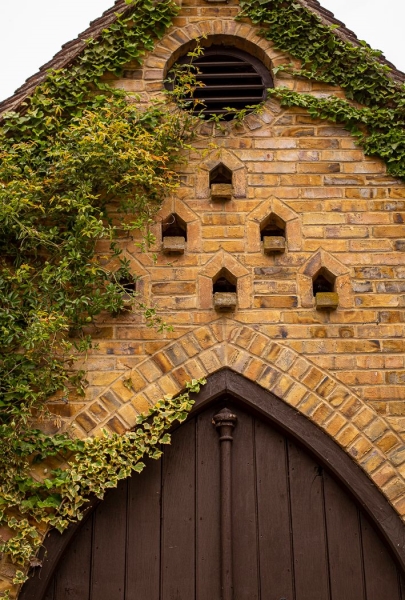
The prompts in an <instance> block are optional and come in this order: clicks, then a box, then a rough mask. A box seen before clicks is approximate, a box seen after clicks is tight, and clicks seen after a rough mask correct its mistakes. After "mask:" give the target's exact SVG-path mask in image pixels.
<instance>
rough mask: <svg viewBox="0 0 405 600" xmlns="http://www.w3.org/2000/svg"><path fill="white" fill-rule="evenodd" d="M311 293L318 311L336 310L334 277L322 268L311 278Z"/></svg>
mask: <svg viewBox="0 0 405 600" xmlns="http://www.w3.org/2000/svg"><path fill="white" fill-rule="evenodd" d="M312 293H313V295H314V298H315V306H316V308H318V309H336V308H337V307H338V305H339V296H338V294H337V292H336V277H335V275H333V273H331V272H330V271H328V269H326V268H325V267H322V268H321V269H320V270H319V271H318V272H317V273H316V274H315V275H314V277H313V278H312Z"/></svg>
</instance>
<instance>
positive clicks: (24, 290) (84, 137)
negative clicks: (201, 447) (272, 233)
mask: <svg viewBox="0 0 405 600" xmlns="http://www.w3.org/2000/svg"><path fill="white" fill-rule="evenodd" d="M127 4H129V5H130V6H129V7H128V9H127V10H125V11H124V12H123V13H122V14H120V15H118V16H117V19H116V21H115V22H114V23H113V24H111V25H110V26H109V27H108V28H106V29H105V30H103V31H102V33H101V34H100V36H99V37H98V38H97V39H96V40H89V41H87V43H86V46H85V47H84V49H83V51H82V53H81V54H80V56H79V57H78V58H77V59H76V60H75V62H74V63H73V64H72V65H69V66H68V67H66V68H64V69H60V70H57V71H53V72H51V73H49V74H48V76H47V78H46V80H45V81H44V82H43V83H42V84H40V85H39V86H38V87H37V88H36V90H35V91H34V93H33V95H32V96H31V97H30V98H28V99H27V100H26V101H25V102H24V103H23V105H22V106H21V109H20V110H19V111H18V112H13V113H8V114H5V115H3V116H2V124H1V128H0V307H1V308H0V525H3V526H6V527H7V529H3V531H7V532H8V533H7V535H6V537H5V538H3V539H2V540H0V552H3V553H5V554H7V555H8V556H9V558H10V559H11V560H12V561H13V562H15V563H17V564H20V565H22V566H24V567H26V565H27V564H28V563H29V562H30V561H31V560H33V558H34V556H35V553H36V550H37V548H38V545H40V543H41V538H40V536H39V534H38V526H37V525H36V523H39V524H40V526H39V528H40V529H41V528H42V530H43V528H44V526H45V525H47V524H49V525H53V526H55V527H58V529H59V530H63V529H64V528H65V527H66V526H67V525H68V524H69V522H71V521H72V520H75V519H78V518H80V516H81V514H82V507H83V506H84V504H85V503H86V502H87V497H88V496H89V495H91V494H96V495H98V496H99V497H101V496H102V494H103V493H104V491H105V490H106V489H108V488H109V487H113V486H115V485H116V484H117V481H118V480H119V479H121V478H123V477H127V476H128V475H129V474H130V473H131V472H132V471H139V470H141V468H142V464H141V463H140V462H139V461H140V460H141V458H142V457H143V456H151V457H152V458H157V457H158V456H159V454H160V449H158V446H159V444H163V443H167V442H168V441H169V438H168V437H167V435H166V433H165V432H166V431H167V429H168V428H169V427H170V426H171V424H172V422H173V421H174V420H179V421H181V420H183V419H184V418H185V415H186V413H187V411H188V410H190V408H191V405H192V403H191V402H190V400H189V396H188V392H186V393H185V394H182V395H181V396H179V397H178V398H176V399H174V400H172V399H170V398H169V397H166V398H165V399H164V400H162V402H159V403H158V404H157V405H156V407H155V408H154V409H153V410H152V411H151V412H150V414H149V415H148V418H147V419H146V420H145V418H144V417H140V418H139V424H140V427H139V428H138V429H137V430H136V431H135V432H130V433H127V434H125V435H124V436H117V435H111V436H104V437H101V438H99V439H89V440H85V441H77V440H72V439H70V438H69V437H68V436H67V435H66V434H64V435H55V436H49V435H46V434H44V433H43V432H41V431H40V430H39V429H35V428H33V418H34V417H35V419H36V420H37V421H38V420H40V419H41V418H42V419H47V418H51V417H52V415H50V414H49V409H48V407H47V401H48V399H49V397H51V396H52V397H54V395H55V394H58V397H61V398H62V399H64V401H68V399H69V395H70V394H71V393H72V392H73V391H74V393H75V394H77V393H79V394H80V393H83V391H84V390H83V385H84V380H83V377H84V373H83V372H81V371H74V370H73V371H72V365H73V363H74V362H75V361H76V360H78V359H79V358H80V357H82V356H83V353H85V352H86V351H87V350H89V349H90V348H91V346H92V338H91V333H92V324H93V323H94V322H95V319H96V317H97V316H98V315H100V314H101V313H102V312H104V311H108V312H110V313H112V314H118V313H119V312H120V311H121V310H122V309H123V308H124V306H125V307H126V308H127V307H128V306H127V302H126V294H125V292H126V288H125V285H126V284H123V282H127V281H128V280H131V279H132V280H134V279H136V274H133V273H131V271H130V268H129V264H128V262H127V261H126V260H125V258H124V257H123V256H122V254H121V250H120V245H119V243H118V236H119V235H122V232H123V231H124V232H125V231H126V232H128V234H130V232H132V231H134V230H142V231H145V228H146V230H147V226H148V223H149V222H150V220H151V218H152V217H153V215H154V214H155V212H156V211H157V210H158V209H159V207H160V205H161V202H162V200H163V199H164V197H165V196H166V194H167V193H170V192H172V191H173V190H174V189H175V188H176V187H177V185H178V176H177V174H176V172H175V170H174V167H175V165H176V164H177V163H178V161H179V160H181V157H182V153H184V151H185V150H187V149H188V148H189V139H190V132H192V130H193V127H194V123H195V118H194V117H192V116H191V115H190V114H189V113H185V112H183V111H180V110H177V111H176V110H174V111H173V110H172V109H171V108H170V107H168V106H167V102H166V101H165V100H163V101H160V102H159V101H156V102H152V103H151V104H150V105H149V106H148V107H147V108H144V109H142V108H140V107H139V105H138V104H137V103H136V102H128V100H127V98H126V97H125V93H124V92H122V91H120V90H116V89H114V88H112V87H110V86H109V85H108V84H106V83H105V82H103V81H102V79H101V77H102V76H103V75H105V74H106V73H113V74H115V75H118V76H119V75H120V74H121V71H122V68H123V66H124V65H126V64H128V63H129V62H132V63H134V61H135V62H136V63H137V64H141V61H142V57H143V55H144V54H145V53H146V52H148V51H151V50H152V49H153V47H154V43H155V40H156V39H158V38H160V37H161V36H162V35H163V34H164V32H165V31H166V29H167V27H168V26H169V25H170V24H171V22H172V19H173V17H174V16H175V15H176V14H177V12H178V6H177V5H176V4H175V2H174V1H173V0H162V1H160V2H158V3H156V2H152V1H150V0H133V1H132V0H130V1H129V2H127ZM117 215H118V217H117ZM144 235H146V241H147V233H146V234H144ZM100 240H104V241H105V240H109V242H110V255H112V256H113V257H114V258H115V260H114V261H112V262H113V263H114V265H115V266H113V267H110V268H109V266H108V264H107V265H105V260H104V258H105V257H103V256H100V253H98V252H97V244H98V242H99V241H100ZM132 304H133V305H134V307H135V309H138V310H140V311H141V312H143V314H144V318H145V321H146V324H147V325H150V326H156V327H157V328H158V329H164V328H165V327H166V325H165V323H164V322H162V320H161V319H160V318H159V316H158V315H157V314H156V313H155V311H154V310H153V309H151V308H145V307H143V306H142V305H141V304H140V303H139V301H138V300H137V297H136V295H135V296H134V298H133V302H132ZM72 372H73V373H74V375H72ZM198 387H199V382H196V381H194V382H192V384H191V389H192V390H193V391H197V389H198ZM56 455H57V456H58V457H59V458H61V460H64V461H65V463H66V465H65V468H64V469H58V470H55V471H52V472H51V473H50V474H48V475H47V476H46V477H42V476H41V477H39V478H38V477H33V476H32V472H33V469H34V471H36V470H37V469H38V465H40V464H41V463H42V462H43V461H45V460H46V459H48V458H49V457H53V456H56ZM3 535H4V534H3ZM24 578H25V575H24V571H23V570H20V571H17V573H16V576H15V579H14V583H15V584H20V583H22V582H23V580H24ZM8 594H9V592H6V593H5V595H3V597H4V598H6V597H8Z"/></svg>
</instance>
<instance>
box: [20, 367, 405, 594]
mask: <svg viewBox="0 0 405 600" xmlns="http://www.w3.org/2000/svg"><path fill="white" fill-rule="evenodd" d="M225 407H227V409H230V411H229V410H228V412H226V410H225ZM218 413H219V415H218ZM224 413H225V414H224ZM214 415H216V416H215V417H214V421H215V423H216V424H217V429H218V431H216V430H215V429H216V428H215V427H214V426H213V416H214ZM233 415H236V419H235V420H234V422H233V426H234V429H233V430H232V427H231V428H229V421H230V419H232V418H233ZM235 421H236V422H235ZM227 424H228V425H227ZM224 427H225V429H224ZM218 433H219V434H220V437H219V436H218ZM172 437H173V439H172V445H171V446H170V447H169V448H166V449H165V454H164V456H163V458H162V459H161V461H157V462H156V461H151V463H149V464H148V466H147V469H146V470H145V472H144V473H142V474H141V475H140V476H138V475H134V477H132V478H130V479H129V480H127V481H125V482H122V483H121V485H120V486H119V488H118V489H117V490H114V491H112V492H110V494H109V495H108V496H107V498H106V500H105V501H103V502H100V503H98V504H95V503H94V504H93V506H92V508H91V510H89V511H88V514H87V519H86V520H85V522H84V523H83V524H78V525H76V526H74V527H72V528H71V529H70V530H68V531H67V532H65V534H63V535H62V536H60V534H58V533H56V532H53V533H51V534H50V535H49V536H48V539H47V540H46V542H45V546H46V549H47V553H46V556H45V559H44V566H43V568H42V569H41V570H40V571H39V570H37V573H36V574H35V575H34V576H33V577H32V578H31V579H29V581H28V582H27V584H26V585H25V586H24V587H23V589H22V592H21V594H20V597H19V598H20V600H67V599H68V598H71V597H77V598H80V599H81V600H111V599H112V598H114V600H140V599H142V600H173V599H174V598H176V599H177V600H192V599H193V598H199V599H200V600H211V599H213V598H215V599H217V598H218V599H219V598H220V597H222V598H223V599H228V598H232V597H235V598H237V599H238V600H269V599H270V598H271V599H272V598H279V597H283V598H286V600H292V599H293V598H296V599H297V600H327V599H329V600H359V599H360V598H364V600H382V599H383V598H384V600H385V598H390V600H403V598H404V595H403V594H404V591H405V588H404V581H403V574H404V567H405V536H404V525H403V523H402V522H401V520H400V519H399V517H398V516H397V514H396V513H395V511H394V510H393V509H392V507H390V505H389V504H388V502H387V501H386V500H385V499H384V498H383V496H382V495H381V493H380V492H379V491H378V490H377V489H376V487H375V485H374V484H373V483H372V482H371V481H370V480H369V479H368V478H367V477H366V475H365V474H364V473H363V472H362V471H361V470H360V469H359V467H358V466H356V465H355V464H354V462H353V461H352V460H351V459H350V457H348V456H347V454H345V452H343V450H342V449H341V448H339V447H338V445H337V444H336V443H335V442H333V441H332V440H331V439H330V438H329V437H328V436H327V435H326V434H325V433H324V432H322V431H321V430H320V429H319V428H317V427H316V426H315V425H314V424H313V423H311V422H310V421H309V420H308V419H306V418H305V417H304V416H303V415H300V414H299V413H298V412H297V411H296V410H295V409H294V408H292V407H290V406H288V405H287V404H285V403H284V402H282V401H280V400H279V399H278V398H277V397H276V396H274V394H272V393H270V392H268V391H265V390H263V389H262V388H260V387H259V386H257V385H256V384H254V383H253V382H251V381H249V380H247V379H246V378H244V377H243V376H241V375H239V374H237V373H234V372H233V371H231V370H230V369H223V370H222V371H219V372H218V373H216V374H214V375H212V376H211V377H209V379H208V383H207V385H206V386H205V388H204V389H203V391H202V393H200V394H199V395H198V396H196V404H195V407H194V409H193V412H192V414H191V415H190V416H189V418H188V420H187V422H186V423H185V424H183V425H181V426H180V427H177V428H176V429H175V430H174V431H173V436H172ZM232 437H233V442H230V439H232ZM220 440H223V441H222V442H220ZM224 444H227V449H226V450H224V449H223V448H224ZM226 456H227V457H228V458H229V460H228V462H227V459H226V458H224V457H226ZM224 465H225V467H224ZM226 465H228V467H229V469H227V466H226ZM226 490H230V494H227V493H226ZM227 498H228V500H229V502H227ZM224 499H225V501H224ZM228 517H229V519H228ZM225 522H229V524H230V527H229V529H228V530H226V531H225V533H222V534H221V533H220V531H224V529H223V528H224V523H225ZM377 532H378V533H377ZM379 536H381V537H379ZM228 542H230V543H229V544H228ZM224 556H225V558H226V557H227V558H228V559H229V557H231V558H230V559H229V560H228V561H226V560H225V561H224ZM221 564H222V567H221ZM232 565H233V567H234V568H233V571H234V572H233V576H230V577H228V575H229V573H231V571H232ZM229 566H230V568H229ZM221 584H222V589H223V592H222V593H221ZM227 586H229V587H227ZM232 587H233V591H234V595H232ZM226 592H227V593H226ZM229 594H230V595H229Z"/></svg>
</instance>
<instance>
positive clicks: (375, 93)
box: [238, 0, 405, 178]
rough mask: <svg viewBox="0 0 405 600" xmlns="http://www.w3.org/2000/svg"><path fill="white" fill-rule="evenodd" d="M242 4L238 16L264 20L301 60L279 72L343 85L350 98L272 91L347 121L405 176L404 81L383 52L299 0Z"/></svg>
mask: <svg viewBox="0 0 405 600" xmlns="http://www.w3.org/2000/svg"><path fill="white" fill-rule="evenodd" d="M240 5H241V8H242V11H241V13H240V14H239V16H238V18H243V17H249V18H250V19H251V20H252V22H253V23H254V24H255V25H261V26H262V27H261V30H260V34H261V35H262V36H263V37H265V38H266V39H268V40H270V41H272V42H273V43H274V45H275V47H276V48H277V49H279V50H282V51H284V52H287V53H288V54H289V55H290V56H291V57H293V58H294V59H298V60H299V61H300V65H301V66H300V68H299V69H297V68H294V66H292V65H282V66H281V67H278V68H277V69H276V70H275V71H280V70H284V71H288V72H290V73H291V74H293V75H294V76H296V77H304V78H306V79H310V80H314V81H319V82H322V83H326V84H331V85H334V86H339V87H341V88H342V89H343V90H344V92H345V95H346V98H347V100H339V99H337V98H335V97H333V96H331V97H330V98H326V99H325V98H316V97H314V96H311V95H310V94H301V93H298V92H292V91H290V90H284V89H282V88H277V89H276V90H269V92H270V93H271V94H273V95H275V96H276V97H278V98H279V99H280V101H281V104H282V106H299V107H305V108H307V109H308V110H309V113H310V114H311V115H312V116H313V117H314V118H322V119H329V120H333V121H336V122H339V123H342V124H343V125H344V126H345V127H346V128H347V129H348V130H349V131H351V132H352V133H353V134H354V135H355V136H356V137H357V139H358V142H359V143H360V144H361V145H362V146H363V148H364V150H365V152H366V154H368V155H370V156H377V157H379V158H381V159H383V160H384V161H385V162H386V163H387V170H388V172H389V173H390V174H391V175H393V176H395V177H400V178H405V85H404V84H403V83H401V82H398V81H396V80H395V79H394V78H393V76H392V71H391V69H390V67H389V66H388V65H386V64H384V63H383V62H381V61H380V60H379V58H380V56H381V52H379V51H377V50H373V49H371V48H370V47H369V46H368V44H366V43H365V42H360V43H359V45H358V46H356V45H354V44H351V43H349V42H346V41H345V40H343V39H342V38H341V37H339V35H338V32H337V30H338V28H339V26H338V25H333V26H328V25H325V24H324V23H323V22H322V20H321V18H320V17H319V16H318V15H317V14H315V13H313V12H311V11H310V10H309V9H308V8H306V7H305V6H304V5H302V4H301V3H299V2H294V1H292V0H289V1H286V0H241V1H240ZM354 103H356V104H354ZM358 105H361V107H359V106H358Z"/></svg>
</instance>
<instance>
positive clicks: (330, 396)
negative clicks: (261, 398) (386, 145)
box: [52, 0, 405, 515]
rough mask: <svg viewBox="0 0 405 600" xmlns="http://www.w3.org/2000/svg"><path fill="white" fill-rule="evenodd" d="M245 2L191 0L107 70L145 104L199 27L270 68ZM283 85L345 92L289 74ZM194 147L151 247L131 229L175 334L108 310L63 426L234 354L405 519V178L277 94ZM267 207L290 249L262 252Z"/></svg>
mask: <svg viewBox="0 0 405 600" xmlns="http://www.w3.org/2000/svg"><path fill="white" fill-rule="evenodd" d="M237 11H238V7H237V2H236V1H235V0H232V1H230V2H229V3H227V4H219V5H213V6H211V5H209V4H207V3H206V2H204V0H195V1H194V0H188V1H186V0H184V1H183V2H182V9H181V12H180V14H179V16H178V17H177V18H176V19H175V24H174V26H173V27H172V28H171V29H170V31H169V32H168V33H167V35H166V36H165V37H164V38H163V39H162V40H161V42H159V43H158V44H157V46H156V48H155V51H154V52H153V53H152V54H150V55H149V56H147V57H146V58H145V62H144V66H143V68H142V69H139V68H137V67H136V65H128V68H127V73H126V75H127V76H126V77H123V78H122V79H111V78H110V81H111V82H112V83H113V84H114V85H115V86H117V87H120V88H123V89H125V90H127V91H128V93H129V94H132V93H135V92H136V93H138V94H140V101H141V102H145V103H147V102H149V101H150V100H151V99H152V98H153V97H154V96H156V95H159V94H160V91H161V89H162V81H163V79H164V77H165V74H166V73H167V69H168V68H170V66H171V65H172V64H173V61H174V60H175V59H177V58H178V57H179V56H180V55H181V54H182V53H183V52H184V48H187V44H190V43H191V41H192V40H193V39H194V38H196V37H199V36H202V35H208V36H214V35H215V36H221V39H225V40H226V41H227V42H228V43H232V44H235V45H236V46H238V47H239V48H242V49H245V50H247V51H249V52H253V53H254V54H255V56H257V57H258V58H260V60H262V61H263V62H264V63H265V64H266V65H267V66H268V67H269V68H271V67H272V66H274V65H277V64H281V63H283V62H285V61H286V60H289V59H288V57H285V56H283V55H281V54H280V52H278V51H275V50H274V48H273V47H272V45H271V44H270V43H269V42H267V41H265V40H263V39H262V38H260V37H259V35H258V30H257V28H255V27H253V26H252V25H251V24H250V23H248V22H244V23H237V22H235V20H234V16H235V14H236V13H237ZM224 36H225V37H224ZM217 39H218V38H217ZM107 79H108V78H107ZM275 83H276V85H284V86H288V87H290V88H291V89H295V90H299V91H307V92H310V93H313V94H316V95H322V94H328V93H331V92H333V93H336V94H338V95H342V93H341V92H340V91H339V90H336V89H333V88H327V87H326V86H322V85H319V84H316V85H311V84H310V83H309V82H307V81H301V80H294V79H291V78H289V77H287V76H286V75H283V76H282V78H281V77H280V76H277V77H275ZM195 145H196V148H195V151H193V152H191V153H190V155H189V156H188V157H187V159H188V160H187V164H186V165H183V166H181V167H180V173H181V181H182V184H181V187H180V188H179V190H178V192H177V193H176V194H175V196H173V197H170V198H167V199H166V201H165V203H164V205H163V207H162V210H161V212H160V213H159V215H158V218H157V221H156V224H155V226H154V233H155V234H156V237H157V241H156V244H155V245H154V247H152V248H151V249H150V251H149V252H146V253H142V252H141V251H140V250H139V247H138V246H137V240H136V239H132V238H122V239H121V240H120V244H121V246H122V248H123V250H124V255H125V256H126V257H127V258H128V259H129V260H130V261H131V265H132V269H133V272H134V273H136V274H137V275H139V276H140V277H141V283H140V296H141V300H142V301H144V302H145V303H147V304H148V303H151V304H153V305H155V306H156V307H157V308H158V310H159V314H160V315H161V316H162V317H163V318H164V320H165V321H166V322H167V323H169V324H171V325H172V326H173V331H172V332H169V333H165V334H159V333H157V332H156V331H155V330H153V329H149V328H147V327H146V326H145V323H144V322H143V320H142V318H141V317H140V316H139V314H138V313H137V312H133V313H132V312H125V313H123V314H121V315H120V316H118V317H117V318H111V317H110V316H109V315H104V316H103V317H102V318H100V320H99V323H98V326H97V330H96V331H94V330H93V331H92V333H93V334H94V333H96V336H97V338H98V345H97V347H96V348H95V349H94V351H93V352H92V353H91V355H90V356H89V358H88V360H87V362H86V364H85V365H84V366H85V368H87V369H88V382H89V385H88V388H87V394H86V397H85V398H84V399H82V398H77V399H75V398H72V399H71V400H70V401H69V403H67V404H65V403H63V402H53V406H52V408H53V410H55V412H57V413H58V414H59V415H60V416H61V419H62V427H63V428H65V429H66V428H70V430H71V431H72V432H74V434H75V435H77V436H79V437H85V436H88V435H97V433H99V432H100V430H101V429H102V428H106V429H109V430H112V431H117V432H123V431H125V430H127V429H128V428H130V427H132V426H133V425H134V423H135V419H136V415H137V413H138V412H139V411H141V410H144V409H146V408H147V406H148V405H150V404H151V403H153V402H155V401H156V400H157V399H158V398H159V397H161V396H162V394H164V393H176V392H178V391H179V390H180V389H181V388H182V386H183V385H184V382H185V381H186V380H187V379H190V378H191V377H198V376H202V375H209V374H210V373H212V372H214V371H216V370H218V369H220V368H221V367H223V366H229V367H231V368H233V369H234V370H236V371H238V372H241V373H243V374H244V375H245V376H246V377H248V378H249V379H251V380H253V381H257V382H258V383H259V385H262V386H263V387H266V388H267V389H271V390H272V391H273V392H274V393H275V394H276V395H278V396H279V397H280V398H281V399H282V400H283V401H286V402H288V403H290V404H292V405H293V406H295V407H297V409H298V410H300V411H301V412H303V413H304V414H306V415H307V416H308V417H309V418H310V419H312V420H313V421H314V422H316V423H317V424H318V425H319V426H321V427H322V428H324V429H325V430H326V431H327V432H328V433H329V434H330V435H331V436H332V437H333V438H334V439H336V440H337V442H338V443H339V444H340V445H341V446H342V447H344V448H345V449H346V451H347V452H348V453H349V454H350V455H351V456H352V457H353V458H354V460H356V461H357V462H358V463H359V464H360V465H361V466H362V468H363V469H365V470H366V472H367V473H368V474H369V475H370V476H371V477H372V479H373V480H374V481H375V482H376V484H377V485H378V486H380V487H381V489H382V490H383V492H384V493H385V495H386V496H387V497H388V498H389V499H390V501H391V503H392V504H393V505H394V506H395V507H396V508H397V510H398V511H399V513H400V514H401V515H405V482H404V479H403V477H404V476H405V445H404V436H405V402H404V400H405V385H404V381H405V364H404V350H405V341H404V320H405V312H404V307H405V261H404V256H405V255H404V252H405V239H404V237H405V225H404V218H405V186H404V185H403V184H402V183H400V182H399V181H397V180H394V179H392V178H391V177H388V176H387V175H386V169H385V166H384V164H383V163H382V162H381V161H379V160H377V159H370V158H366V157H365V156H364V154H363V152H362V150H361V149H359V148H358V147H357V146H356V145H355V143H354V140H353V139H352V137H351V136H350V134H349V133H348V132H346V131H345V130H344V129H343V128H342V127H340V126H337V125H335V124H333V123H329V122H325V121H314V120H312V119H311V118H309V116H308V114H307V113H306V112H305V111H304V110H300V109H288V110H283V109H281V108H280V106H279V105H278V103H277V102H276V101H274V100H270V101H268V102H267V103H266V106H265V109H264V111H263V113H262V114H260V115H255V116H253V115H251V116H249V117H248V118H247V119H246V120H245V122H244V124H243V126H242V127H236V126H234V125H232V124H230V123H226V124H225V125H224V127H223V128H222V129H221V128H218V127H214V125H212V124H204V125H203V126H202V127H201V131H200V135H199V137H198V139H197V141H196V144H195ZM207 149H210V151H209V152H208V153H207ZM221 160H222V161H223V162H224V163H225V164H227V166H230V168H231V169H232V170H234V173H235V176H234V177H235V181H234V185H235V197H234V198H233V199H232V200H230V201H228V202H213V201H212V200H211V199H210V197H208V194H207V185H208V184H207V181H208V173H209V170H210V169H211V168H212V166H213V165H215V164H216V163H217V162H218V161H221ZM272 211H273V212H275V213H277V214H278V215H279V216H280V217H281V218H282V219H283V220H284V221H285V222H286V226H287V245H288V248H287V250H286V251H285V252H284V253H277V254H264V253H263V250H262V247H261V244H260V223H261V222H262V221H263V219H264V218H265V217H266V216H268V215H269V214H270V212H272ZM173 212H176V213H177V214H179V215H180V216H181V218H182V219H183V221H185V222H186V223H187V228H188V241H187V247H186V251H185V253H184V255H172V256H168V255H165V254H163V253H162V251H161V223H162V220H163V219H164V218H166V217H167V216H168V215H170V214H171V213H173ZM100 252H102V253H103V254H106V253H108V243H101V244H100ZM154 254H156V255H157V259H156V260H155V259H154ZM321 267H326V268H327V269H328V270H329V271H330V272H332V273H333V274H334V275H335V276H336V291H337V292H338V294H339V307H338V309H337V310H335V311H322V310H317V309H316V308H315V306H314V299H313V295H312V277H313V275H314V274H315V273H316V272H317V271H318V270H319V268H321ZM221 268H226V269H228V270H229V271H230V272H231V273H232V274H233V276H234V277H235V278H236V279H237V290H238V306H237V308H236V310H235V311H233V312H230V313H218V312H217V311H215V310H214V308H213V305H212V278H213V277H215V275H216V274H217V273H218V272H219V270H220V269H221Z"/></svg>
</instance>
